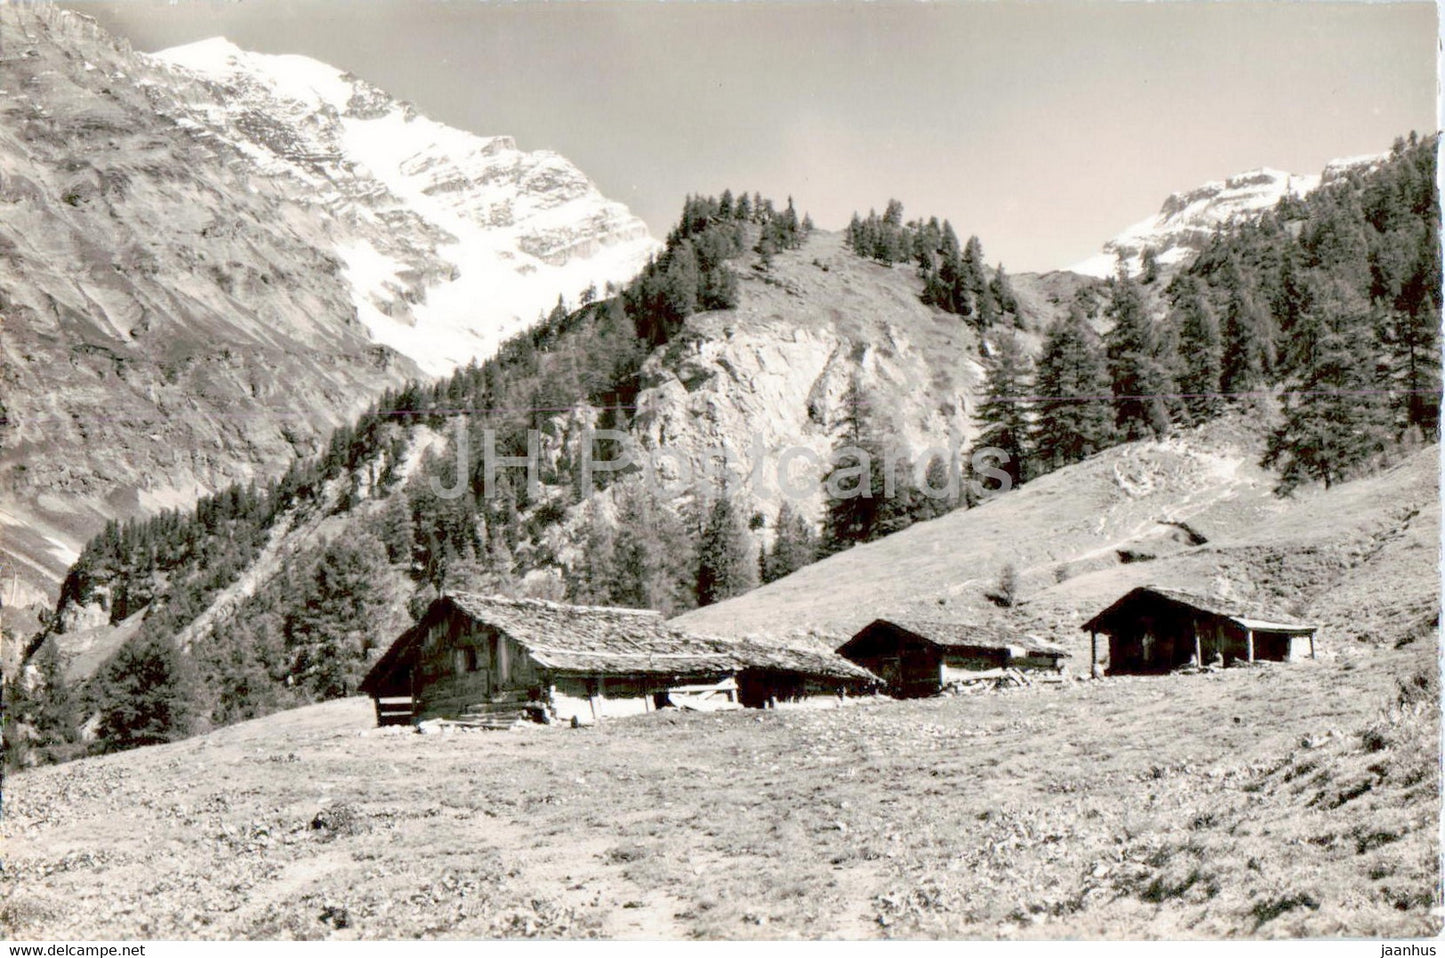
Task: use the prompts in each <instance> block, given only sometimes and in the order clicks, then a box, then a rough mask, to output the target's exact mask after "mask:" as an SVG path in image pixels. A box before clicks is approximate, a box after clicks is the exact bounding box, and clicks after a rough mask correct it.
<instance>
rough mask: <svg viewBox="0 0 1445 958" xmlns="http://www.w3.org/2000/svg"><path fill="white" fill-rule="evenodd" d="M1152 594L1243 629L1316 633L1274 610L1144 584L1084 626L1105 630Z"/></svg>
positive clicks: (1095, 629)
mask: <svg viewBox="0 0 1445 958" xmlns="http://www.w3.org/2000/svg"><path fill="white" fill-rule="evenodd" d="M1150 597H1153V598H1155V599H1161V600H1163V601H1165V602H1169V603H1172V604H1174V605H1181V606H1187V607H1188V608H1191V609H1195V610H1197V611H1199V612H1203V613H1205V614H1206V615H1211V616H1214V617H1216V618H1220V619H1227V620H1229V621H1231V622H1234V623H1235V624H1237V625H1239V626H1240V627H1241V628H1245V629H1250V630H1252V631H1255V632H1286V633H1292V634H1295V635H1307V634H1309V633H1312V632H1315V631H1317V630H1316V627H1315V626H1313V625H1308V624H1306V623H1303V622H1298V621H1295V620H1293V619H1288V618H1285V617H1283V616H1279V615H1276V614H1274V613H1263V614H1257V613H1256V612H1255V611H1254V610H1252V609H1250V608H1246V607H1245V605H1244V603H1241V602H1238V601H1230V600H1226V599H1219V598H1215V597H1211V596H1203V595H1198V594H1196V593H1193V592H1186V591H1184V590H1183V589H1172V588H1167V587H1165V586H1158V585H1141V586H1139V587H1138V588H1136V589H1132V590H1130V591H1129V592H1127V593H1125V594H1124V595H1123V596H1122V597H1121V598H1120V599H1118V600H1117V601H1116V602H1114V604H1113V605H1111V606H1109V607H1108V608H1107V609H1105V610H1104V611H1102V612H1100V613H1099V614H1098V615H1096V616H1094V617H1093V618H1092V619H1090V620H1089V621H1087V622H1085V623H1084V624H1083V625H1082V626H1081V628H1082V629H1083V630H1084V631H1085V632H1106V631H1108V628H1107V627H1108V624H1109V620H1110V619H1112V618H1114V616H1115V615H1117V614H1118V613H1119V612H1120V611H1121V610H1123V609H1124V608H1125V607H1126V606H1129V605H1131V604H1133V603H1135V602H1138V601H1141V600H1148V599H1149V598H1150Z"/></svg>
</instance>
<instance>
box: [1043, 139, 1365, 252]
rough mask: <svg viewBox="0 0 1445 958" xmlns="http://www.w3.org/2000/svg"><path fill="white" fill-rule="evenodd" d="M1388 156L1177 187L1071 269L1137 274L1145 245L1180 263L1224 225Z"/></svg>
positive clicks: (1253, 172) (1250, 173)
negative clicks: (1302, 171) (1154, 209)
mask: <svg viewBox="0 0 1445 958" xmlns="http://www.w3.org/2000/svg"><path fill="white" fill-rule="evenodd" d="M1385 156H1386V154H1376V155H1369V156H1357V157H1350V158H1347V159H1341V160H1335V161H1333V162H1331V163H1330V164H1329V165H1328V166H1326V167H1325V169H1324V171H1323V173H1320V174H1315V175H1306V176H1301V175H1299V174H1295V173H1288V172H1285V171H1284V170H1276V169H1271V168H1270V167H1259V168H1258V169H1253V170H1248V171H1246V172H1244V173H1237V174H1235V175H1234V176H1231V177H1229V178H1228V179H1226V180H1214V181H1211V182H1208V183H1204V184H1203V185H1201V186H1197V187H1195V188H1194V189H1192V190H1185V191H1183V192H1180V193H1175V194H1173V195H1172V196H1170V197H1169V198H1168V199H1167V200H1165V201H1164V205H1163V206H1162V207H1161V208H1160V210H1159V212H1158V213H1156V214H1154V215H1153V216H1151V217H1149V218H1148V219H1146V220H1141V221H1139V222H1138V223H1135V224H1134V225H1133V226H1130V227H1129V228H1128V229H1126V230H1124V231H1123V232H1121V233H1120V234H1119V235H1117V236H1115V237H1114V238H1113V239H1111V240H1109V241H1108V242H1107V243H1105V244H1104V246H1103V249H1102V250H1101V251H1100V252H1099V253H1097V254H1095V255H1094V256H1091V257H1089V258H1088V259H1086V260H1084V261H1083V262H1080V263H1076V264H1074V265H1073V266H1070V267H1069V270H1070V271H1072V272H1075V273H1083V274H1085V275H1088V276H1099V277H1108V276H1113V275H1114V274H1115V273H1117V272H1118V270H1119V264H1120V262H1122V263H1123V264H1124V266H1125V268H1126V269H1127V270H1128V271H1129V272H1130V273H1131V274H1135V273H1138V272H1139V271H1140V270H1141V269H1142V268H1143V265H1142V262H1141V260H1142V257H1143V254H1144V251H1145V250H1146V249H1152V250H1153V251H1154V253H1155V255H1156V258H1157V260H1158V262H1159V265H1160V266H1174V265H1179V264H1182V263H1184V262H1187V261H1188V260H1190V259H1192V258H1193V257H1194V255H1195V254H1196V253H1198V252H1199V251H1200V250H1201V249H1203V248H1204V246H1205V245H1206V244H1207V243H1208V242H1209V239H1210V237H1212V236H1213V235H1214V233H1215V231H1216V230H1218V229H1219V228H1220V227H1224V226H1228V225H1230V224H1232V223H1237V222H1240V221H1242V220H1248V219H1252V218H1255V217H1259V216H1261V215H1263V214H1264V213H1265V212H1267V211H1268V210H1271V209H1273V208H1274V207H1275V206H1277V205H1278V204H1279V201H1280V200H1282V199H1284V198H1285V197H1286V196H1304V195H1305V194H1307V193H1310V192H1312V191H1313V190H1315V189H1317V188H1319V187H1320V186H1321V185H1322V184H1324V183H1328V182H1330V181H1331V180H1332V179H1334V178H1335V177H1337V176H1342V175H1344V174H1345V173H1346V172H1348V171H1350V170H1356V169H1361V168H1365V167H1369V166H1371V165H1374V164H1376V163H1379V162H1380V161H1381V160H1383V159H1384V158H1385Z"/></svg>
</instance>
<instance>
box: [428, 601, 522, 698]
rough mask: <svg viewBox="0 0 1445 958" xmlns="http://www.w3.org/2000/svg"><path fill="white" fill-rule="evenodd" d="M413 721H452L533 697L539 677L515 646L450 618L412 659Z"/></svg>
mask: <svg viewBox="0 0 1445 958" xmlns="http://www.w3.org/2000/svg"><path fill="white" fill-rule="evenodd" d="M415 670H416V716H417V718H418V719H419V720H425V719H429V718H456V717H457V716H459V715H461V714H462V713H463V712H465V711H466V710H467V707H468V706H471V705H478V704H481V703H484V702H489V701H491V700H492V699H493V698H497V697H502V696H513V697H518V698H520V697H524V696H530V697H538V696H540V695H541V692H542V674H541V671H540V670H539V669H538V668H537V665H536V663H535V662H534V661H533V660H532V657H531V656H530V655H528V654H527V651H526V650H525V649H523V648H522V647H521V646H519V645H518V644H517V643H516V642H515V641H514V640H512V639H511V638H510V637H509V636H507V635H505V634H504V633H501V632H498V631H497V630H495V629H493V628H491V627H490V626H484V625H478V624H477V623H475V622H473V621H472V620H471V619H470V618H468V617H466V616H464V615H460V614H456V613H453V614H452V615H450V616H447V617H445V618H443V619H440V620H438V621H437V622H435V623H433V624H432V625H431V626H430V628H429V629H428V631H427V636H426V638H425V639H424V640H423V642H422V645H421V649H420V651H419V653H418V656H417V662H416V666H415Z"/></svg>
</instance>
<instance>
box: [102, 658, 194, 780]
mask: <svg viewBox="0 0 1445 958" xmlns="http://www.w3.org/2000/svg"><path fill="white" fill-rule="evenodd" d="M97 689H98V698H99V711H100V725H99V728H98V729H97V740H98V741H99V743H100V746H101V748H102V749H103V750H105V751H107V752H118V751H122V750H124V749H129V748H136V747H138V746H141V745H160V744H163V743H165V742H173V741H176V740H177V739H180V738H184V737H185V736H186V735H188V734H190V731H191V727H192V723H193V722H194V720H195V703H194V699H195V692H196V679H195V675H194V671H193V669H192V667H191V665H190V663H189V662H188V661H186V658H185V656H184V654H183V653H182V652H181V650H180V649H179V648H177V647H176V644H175V642H174V641H173V640H172V639H171V638H170V636H168V635H149V634H147V633H146V632H144V631H142V632H141V633H140V634H139V635H137V636H135V637H133V638H131V639H128V640H127V641H126V642H125V644H124V645H122V646H121V647H120V649H119V650H117V652H116V653H115V655H113V656H111V658H110V660H109V661H108V662H107V663H106V664H105V666H104V667H103V668H102V669H101V672H100V675H99V682H98V686H97Z"/></svg>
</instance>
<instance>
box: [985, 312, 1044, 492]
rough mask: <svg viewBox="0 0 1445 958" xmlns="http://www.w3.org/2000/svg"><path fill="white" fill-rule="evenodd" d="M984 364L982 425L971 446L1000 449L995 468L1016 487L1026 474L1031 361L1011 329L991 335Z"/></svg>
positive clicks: (1031, 390) (1022, 481) (1029, 452)
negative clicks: (1005, 474) (990, 347)
mask: <svg viewBox="0 0 1445 958" xmlns="http://www.w3.org/2000/svg"><path fill="white" fill-rule="evenodd" d="M984 368H985V370H986V377H985V379H984V395H983V399H982V400H981V401H980V403H979V407H978V419H979V423H980V425H981V426H982V427H983V428H982V431H981V432H980V433H979V435H978V439H977V440H976V442H975V443H974V449H975V451H976V450H979V449H998V450H1000V451H1002V452H1003V453H1004V454H1005V458H1004V459H1002V460H1001V461H1000V462H999V463H998V466H997V468H999V469H1000V470H1002V471H1003V472H1005V473H1007V474H1008V476H1009V480H1010V483H1011V488H1016V487H1018V486H1020V485H1022V484H1023V483H1024V482H1026V481H1027V480H1028V478H1029V476H1030V469H1029V461H1030V458H1031V453H1032V448H1031V443H1030V442H1029V439H1030V434H1031V432H1032V428H1031V426H1030V423H1029V407H1030V404H1031V402H1030V397H1031V396H1032V395H1033V382H1032V377H1033V369H1032V363H1031V362H1030V361H1029V357H1028V354H1027V353H1026V352H1024V349H1023V346H1022V344H1021V343H1020V342H1019V340H1018V337H1017V336H1016V335H1015V334H1014V333H1013V332H1012V331H1011V330H1002V331H1000V333H999V334H998V335H996V336H995V337H994V341H993V350H992V352H991V353H990V354H989V356H988V357H987V359H985V361H984Z"/></svg>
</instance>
